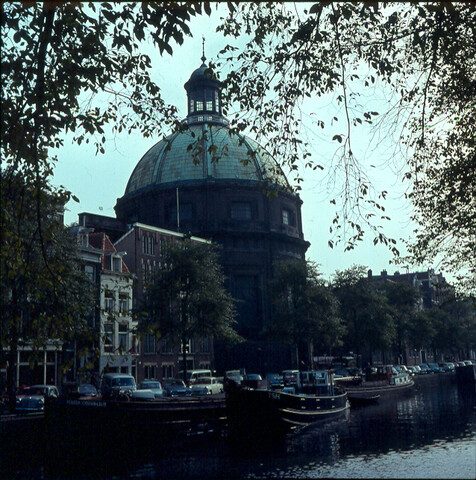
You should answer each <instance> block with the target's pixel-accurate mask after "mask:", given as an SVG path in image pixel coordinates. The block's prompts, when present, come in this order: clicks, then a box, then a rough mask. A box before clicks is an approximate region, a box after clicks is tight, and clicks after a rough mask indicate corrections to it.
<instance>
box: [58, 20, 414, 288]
mask: <svg viewBox="0 0 476 480" xmlns="http://www.w3.org/2000/svg"><path fill="white" fill-rule="evenodd" d="M220 15H221V14H220V12H216V11H213V13H212V16H211V17H206V16H200V17H197V18H196V19H194V20H193V21H192V23H191V31H192V34H193V37H186V38H185V41H184V43H183V45H181V46H174V47H173V48H174V52H173V55H172V56H169V55H167V54H164V56H160V54H159V52H158V50H157V49H155V48H154V47H153V45H152V42H149V43H148V44H146V45H143V46H142V47H141V49H143V52H144V53H147V54H148V55H149V56H150V57H151V60H152V71H151V76H152V78H153V80H154V81H155V82H156V83H157V84H158V85H159V86H160V87H161V88H162V94H163V97H164V98H165V101H166V102H167V103H172V104H175V105H176V106H177V107H178V109H179V113H180V114H181V116H182V117H185V116H186V92H185V90H184V88H183V85H184V83H185V82H186V81H187V80H188V79H189V77H190V75H191V73H192V72H193V71H194V70H195V69H196V68H198V67H199V66H200V64H201V60H200V57H201V56H202V36H204V37H205V39H206V42H205V55H206V57H207V59H208V60H212V59H214V58H215V56H216V55H217V53H218V51H219V50H220V49H221V48H222V47H223V46H224V45H225V44H226V43H232V40H230V39H228V38H227V39H224V38H223V37H222V36H221V34H217V33H216V32H215V28H216V24H217V22H218V21H219V17H220ZM245 40H246V39H244V38H240V39H238V40H236V41H233V43H234V44H235V45H237V46H239V45H240V44H241V45H242V44H243V43H244V42H245ZM361 101H362V102H364V103H366V104H368V105H369V109H374V110H377V111H379V110H378V108H379V107H381V108H380V111H383V109H384V108H385V102H386V99H385V92H381V91H378V90H377V89H376V90H375V91H374V93H373V94H372V95H368V94H367V96H366V97H365V98H362V99H361ZM332 105H333V104H332V98H329V97H328V98H319V99H312V98H311V99H310V100H309V101H308V103H307V104H306V105H304V107H303V109H304V111H305V112H307V114H309V116H308V120H309V124H308V129H307V130H306V132H305V133H304V136H305V138H304V140H305V141H308V142H310V147H311V153H312V155H313V157H312V158H313V159H314V160H315V161H317V162H318V163H322V164H324V165H325V166H326V165H329V164H330V162H331V159H332V158H333V156H334V155H335V150H336V142H332V141H331V138H332V134H330V135H328V136H327V137H329V138H326V137H324V136H323V135H322V134H321V133H320V132H318V131H317V128H316V129H314V128H313V125H312V121H311V120H310V119H312V112H317V111H319V112H321V113H322V112H323V111H325V113H326V114H328V115H333V113H332V112H333V110H332V109H333V107H332ZM370 107H371V108H370ZM106 137H107V140H106V145H105V154H99V155H96V149H95V147H94V146H93V145H92V144H91V143H89V144H84V143H83V144H81V145H80V146H78V145H76V144H73V143H72V137H68V136H66V137H65V142H64V146H63V147H61V148H60V149H59V150H57V151H56V152H55V153H56V154H57V156H58V163H57V166H56V169H55V174H54V178H53V183H54V184H55V185H56V186H59V185H62V186H64V187H66V188H67V189H68V190H70V191H71V192H72V193H73V194H74V195H76V196H77V197H78V198H79V203H76V202H73V201H71V202H70V203H69V204H68V205H67V207H66V212H65V223H66V224H68V225H69V224H71V223H73V222H76V221H77V219H78V214H79V213H81V212H90V213H96V214H100V215H107V216H115V212H114V205H115V204H116V201H117V199H118V198H119V197H121V196H122V195H123V194H124V191H125V188H126V185H127V181H128V179H129V177H130V175H131V173H132V171H133V169H134V167H135V165H136V164H137V163H138V162H139V160H140V159H141V157H142V156H143V155H144V154H145V153H146V152H147V151H148V150H149V148H150V147H152V146H153V145H154V144H155V143H157V142H158V141H159V140H160V138H143V137H142V136H141V134H140V133H139V132H133V133H132V134H128V133H127V132H122V133H121V134H120V135H116V136H115V137H113V135H112V134H111V133H110V134H109V135H106ZM394 141H395V139H393V138H391V137H390V136H389V137H388V138H375V137H372V135H371V132H370V131H367V132H366V131H364V130H358V131H356V132H355V136H354V145H353V151H354V153H356V155H357V156H358V157H359V158H361V159H362V162H363V164H365V165H366V166H367V168H368V174H369V176H371V179H372V181H373V183H374V185H375V186H376V188H377V189H379V190H383V189H385V190H387V191H388V192H389V195H388V199H387V201H386V202H385V205H386V212H385V214H386V215H388V216H389V217H390V218H391V219H392V220H391V221H390V222H385V234H386V235H387V236H388V237H393V238H395V239H396V240H397V241H398V243H397V248H399V249H400V251H401V252H402V253H404V251H405V250H404V245H403V243H402V242H400V241H399V239H401V238H403V239H407V238H409V236H410V235H411V231H412V224H411V222H410V220H409V218H410V215H411V206H410V205H409V203H408V202H407V201H405V199H404V198H403V197H404V195H403V194H404V191H405V190H404V189H405V186H404V185H403V184H402V182H401V172H398V171H397V168H396V167H395V166H392V164H391V162H390V163H389V162H388V160H389V158H390V157H391V156H392V155H393V153H392V152H393V151H394V147H395V145H394V144H393V143H392V142H394ZM328 171H329V170H328V169H326V170H325V171H324V172H321V171H320V170H318V171H311V170H302V171H301V175H302V176H303V179H304V181H303V183H302V190H301V191H300V192H299V195H300V197H301V199H302V200H303V206H302V220H303V232H304V238H305V240H307V241H309V242H310V243H311V246H310V248H309V249H308V251H307V259H308V260H312V261H314V262H316V263H317V264H318V265H319V270H320V271H321V272H322V274H323V276H324V278H328V279H330V278H331V277H332V274H333V273H335V271H336V270H344V269H346V268H348V267H350V266H352V265H354V264H357V265H364V266H366V267H368V268H370V269H372V271H373V272H374V274H378V273H380V271H381V270H383V269H386V270H387V271H388V272H389V273H393V272H394V271H396V270H399V271H401V272H403V271H406V269H405V268H404V266H403V265H400V266H395V265H391V264H390V261H391V260H392V259H393V254H392V253H391V252H390V251H389V250H388V248H387V247H385V246H384V245H380V244H378V245H374V244H373V241H372V240H373V237H372V235H368V236H367V237H366V238H365V240H364V241H363V242H360V244H359V245H358V246H357V247H356V248H355V249H353V250H351V251H347V252H344V246H345V245H344V244H339V245H337V246H335V247H334V248H333V249H331V248H330V247H329V246H328V241H329V239H330V238H331V237H330V233H329V227H330V226H331V222H332V218H333V216H334V213H335V212H334V210H332V208H331V205H330V203H329V202H330V199H331V198H332V196H333V195H334V196H335V195H336V191H335V190H333V189H332V186H331V185H329V184H328V182H327V177H326V175H327V173H328ZM285 173H288V172H286V170H285ZM288 178H289V180H291V178H292V176H290V175H288ZM410 271H412V270H410Z"/></svg>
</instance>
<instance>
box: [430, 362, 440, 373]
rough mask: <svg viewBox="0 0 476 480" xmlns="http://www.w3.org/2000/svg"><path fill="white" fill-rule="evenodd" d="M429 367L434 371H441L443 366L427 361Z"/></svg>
mask: <svg viewBox="0 0 476 480" xmlns="http://www.w3.org/2000/svg"><path fill="white" fill-rule="evenodd" d="M427 365H428V368H429V369H430V370H431V372H432V373H441V372H442V370H441V368H440V367H439V366H438V365H437V364H436V363H427Z"/></svg>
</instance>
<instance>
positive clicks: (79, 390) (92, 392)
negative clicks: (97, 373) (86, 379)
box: [67, 383, 98, 398]
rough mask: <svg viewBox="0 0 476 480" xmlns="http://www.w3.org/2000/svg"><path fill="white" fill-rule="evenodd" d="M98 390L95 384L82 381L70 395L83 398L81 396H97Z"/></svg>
mask: <svg viewBox="0 0 476 480" xmlns="http://www.w3.org/2000/svg"><path fill="white" fill-rule="evenodd" d="M97 395H98V391H97V389H96V387H95V386H94V385H91V384H90V383H82V384H81V385H78V386H77V387H75V388H73V389H72V390H71V391H70V392H69V393H68V395H67V396H68V397H70V398H81V397H97Z"/></svg>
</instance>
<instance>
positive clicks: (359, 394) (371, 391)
mask: <svg viewBox="0 0 476 480" xmlns="http://www.w3.org/2000/svg"><path fill="white" fill-rule="evenodd" d="M414 385H415V382H414V381H413V380H411V379H410V380H409V381H408V382H406V383H401V384H398V385H378V386H375V385H369V386H367V385H365V382H364V383H363V384H362V385H359V386H350V385H349V386H345V387H343V388H345V390H346V392H347V395H348V396H349V401H350V402H351V403H352V401H353V400H354V401H357V402H358V400H372V399H375V400H378V399H379V398H390V397H392V396H395V395H399V394H401V393H404V392H408V391H410V390H411V389H412V388H413V387H414Z"/></svg>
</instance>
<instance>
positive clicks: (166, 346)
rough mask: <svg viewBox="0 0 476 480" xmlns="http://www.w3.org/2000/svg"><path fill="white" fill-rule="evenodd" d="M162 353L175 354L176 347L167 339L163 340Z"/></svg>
mask: <svg viewBox="0 0 476 480" xmlns="http://www.w3.org/2000/svg"><path fill="white" fill-rule="evenodd" d="M161 350H162V353H174V346H173V344H172V342H170V341H169V340H167V339H165V338H164V339H162V349H161Z"/></svg>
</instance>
